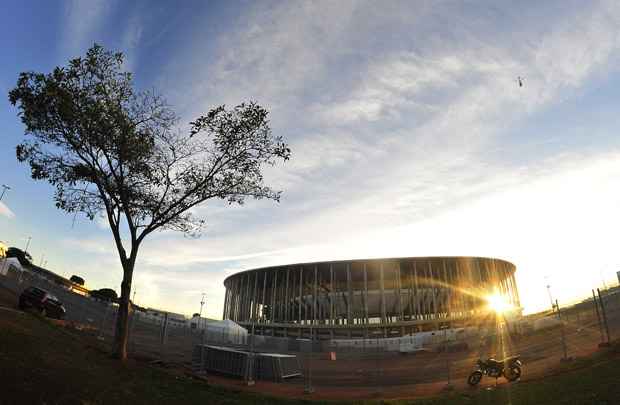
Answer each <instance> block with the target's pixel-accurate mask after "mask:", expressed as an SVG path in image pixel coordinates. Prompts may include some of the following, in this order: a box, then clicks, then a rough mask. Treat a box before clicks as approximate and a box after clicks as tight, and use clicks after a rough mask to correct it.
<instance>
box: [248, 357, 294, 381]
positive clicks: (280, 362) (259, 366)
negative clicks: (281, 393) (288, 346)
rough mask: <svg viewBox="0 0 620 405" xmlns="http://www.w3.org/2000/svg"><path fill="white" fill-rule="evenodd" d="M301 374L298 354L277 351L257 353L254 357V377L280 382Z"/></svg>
mask: <svg viewBox="0 0 620 405" xmlns="http://www.w3.org/2000/svg"><path fill="white" fill-rule="evenodd" d="M300 375H301V367H300V365H299V360H298V359H297V356H294V355H289V354H277V353H257V354H256V357H255V359H254V378H256V379H257V380H268V381H275V382H279V381H282V380H283V379H285V378H291V377H298V376H300Z"/></svg>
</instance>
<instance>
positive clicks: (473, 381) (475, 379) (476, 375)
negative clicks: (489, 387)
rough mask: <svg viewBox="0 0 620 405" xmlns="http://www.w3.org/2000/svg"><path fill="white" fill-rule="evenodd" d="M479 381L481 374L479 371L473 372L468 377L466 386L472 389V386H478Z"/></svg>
mask: <svg viewBox="0 0 620 405" xmlns="http://www.w3.org/2000/svg"><path fill="white" fill-rule="evenodd" d="M481 379H482V373H481V372H480V371H474V372H473V373H471V374H470V375H469V378H468V379H467V384H469V385H471V386H472V387H473V386H474V385H478V383H479V382H480V380H481Z"/></svg>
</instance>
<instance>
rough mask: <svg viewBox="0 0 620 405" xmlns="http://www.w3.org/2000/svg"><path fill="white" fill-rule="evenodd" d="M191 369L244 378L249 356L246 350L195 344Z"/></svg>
mask: <svg viewBox="0 0 620 405" xmlns="http://www.w3.org/2000/svg"><path fill="white" fill-rule="evenodd" d="M192 357H193V361H192V363H193V365H192V369H193V370H194V371H195V372H201V371H205V370H206V371H209V372H215V373H221V374H226V375H231V376H235V377H241V378H246V376H247V375H248V366H249V364H250V356H249V353H248V352H244V351H241V350H235V349H230V348H228V347H221V346H208V345H197V346H196V347H195V348H194V353H193V356H192Z"/></svg>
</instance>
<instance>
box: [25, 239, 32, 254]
mask: <svg viewBox="0 0 620 405" xmlns="http://www.w3.org/2000/svg"><path fill="white" fill-rule="evenodd" d="M31 240H32V236H28V241H26V249H24V256H25V255H26V253H28V246H30V241H31Z"/></svg>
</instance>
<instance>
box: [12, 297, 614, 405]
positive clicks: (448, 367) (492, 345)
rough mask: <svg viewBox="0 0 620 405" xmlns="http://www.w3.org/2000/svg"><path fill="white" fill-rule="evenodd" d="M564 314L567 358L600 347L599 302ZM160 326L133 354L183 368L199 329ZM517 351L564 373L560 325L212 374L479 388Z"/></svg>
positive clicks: (365, 393)
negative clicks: (480, 374) (434, 348)
mask: <svg viewBox="0 0 620 405" xmlns="http://www.w3.org/2000/svg"><path fill="white" fill-rule="evenodd" d="M16 300H17V297H16V296H15V295H14V294H12V293H11V292H9V291H7V290H5V289H3V288H0V305H4V306H6V307H11V308H14V307H15V304H16ZM618 301H620V299H619V300H618ZM619 304H620V302H617V303H615V306H612V307H611V308H610V311H609V319H608V321H609V324H610V330H611V334H612V337H613V336H614V335H615V337H618V335H619V334H620V305H619ZM564 319H565V321H566V326H565V330H564V334H565V342H566V352H567V356H568V357H571V358H585V357H587V356H589V355H590V354H592V353H594V352H595V351H597V349H598V344H599V343H600V341H601V330H600V328H599V326H598V322H597V318H596V316H595V312H594V311H593V307H592V308H581V309H580V310H573V311H570V310H569V311H567V312H566V314H565V318H564ZM149 328H150V329H153V330H150V329H149ZM157 331H158V330H157V327H156V326H149V325H142V326H138V327H136V329H135V330H134V331H133V332H134V337H135V339H134V341H133V343H130V353H132V352H133V353H134V355H135V356H136V357H137V356H146V357H153V358H158V357H159V358H162V357H163V358H164V360H165V361H167V362H169V363H174V364H175V367H178V368H179V369H180V370H182V369H184V370H187V369H189V367H190V364H189V358H190V354H191V349H192V346H193V344H194V343H196V342H193V340H192V335H191V334H188V333H186V332H184V331H176V332H173V334H172V335H171V336H170V337H169V338H170V341H171V342H174V343H175V344H171V345H169V347H168V348H164V349H163V350H162V347H161V345H160V344H159V340H158V338H157V336H158V334H157ZM174 333H176V334H179V336H176V335H174ZM472 346H473V345H472ZM516 354H519V355H520V356H521V359H522V361H523V362H524V367H523V375H522V378H521V381H524V382H525V381H530V380H536V379H541V378H544V377H546V376H548V375H550V374H554V373H558V372H559V370H560V369H561V366H562V362H561V360H562V358H563V357H564V349H563V344H562V330H561V328H554V329H548V330H543V331H539V332H535V333H531V334H529V335H523V336H512V337H511V336H507V335H504V336H503V338H497V339H495V340H492V341H486V342H480V344H479V345H477V347H471V346H470V350H468V351H465V352H457V353H437V352H422V353H417V354H399V353H385V352H372V351H371V352H365V353H359V352H337V353H336V360H331V359H330V358H329V355H328V353H313V354H307V353H299V354H298V356H299V359H300V361H301V364H302V371H303V374H304V376H303V377H298V378H292V379H287V380H285V381H284V382H282V383H271V382H266V381H256V383H255V385H253V386H247V384H245V383H244V382H243V381H241V380H238V379H233V378H228V377H225V376H220V375H209V376H208V379H209V381H210V382H211V384H214V385H221V386H225V387H229V388H234V389H236V390H243V391H250V392H260V393H265V394H269V395H275V396H280V397H287V398H307V399H372V398H382V399H401V398H419V397H428V396H434V395H437V394H440V393H442V392H445V391H448V390H456V391H463V392H475V391H477V390H481V389H492V388H493V387H495V386H496V384H497V385H498V386H505V385H506V384H510V383H508V382H507V381H506V380H505V379H504V378H500V379H498V380H497V381H496V380H495V379H492V378H487V377H485V378H483V380H482V382H481V384H480V385H479V386H478V387H475V388H471V387H469V386H468V385H467V383H466V379H467V376H468V375H469V373H470V372H471V371H472V368H473V365H474V364H475V362H476V360H477V359H478V358H486V357H495V358H502V357H506V356H510V355H516ZM309 376H311V377H309ZM308 385H311V386H312V388H313V389H314V392H313V393H312V394H304V390H305V388H306V386H308Z"/></svg>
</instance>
